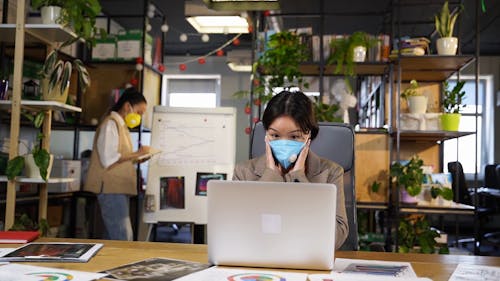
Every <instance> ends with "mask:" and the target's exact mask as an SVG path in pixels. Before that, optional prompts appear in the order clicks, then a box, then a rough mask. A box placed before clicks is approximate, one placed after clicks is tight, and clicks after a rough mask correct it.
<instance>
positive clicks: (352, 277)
mask: <svg viewBox="0 0 500 281" xmlns="http://www.w3.org/2000/svg"><path fill="white" fill-rule="evenodd" d="M308 278H309V281H333V280H335V281H359V280H363V281H400V280H404V281H432V280H431V279H429V278H418V277H392V276H377V275H369V274H344V273H338V272H332V273H330V274H311V275H309V276H308Z"/></svg>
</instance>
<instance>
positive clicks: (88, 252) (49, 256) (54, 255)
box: [0, 242, 103, 262]
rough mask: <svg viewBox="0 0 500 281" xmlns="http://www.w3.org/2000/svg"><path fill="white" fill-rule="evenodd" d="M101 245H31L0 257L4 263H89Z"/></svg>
mask: <svg viewBox="0 0 500 281" xmlns="http://www.w3.org/2000/svg"><path fill="white" fill-rule="evenodd" d="M102 246H103V244H100V243H62V242H61V243H55V242H45V243H36V242H35V243H29V244H26V245H24V246H22V247H19V248H15V249H12V251H9V252H6V253H4V254H3V255H2V256H0V262H2V261H36V262H49V261H50V262H87V261H89V260H90V258H92V257H93V256H94V255H95V254H96V253H97V252H98V251H99V250H100V249H101V248H102Z"/></svg>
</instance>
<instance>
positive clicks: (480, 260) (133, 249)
mask: <svg viewBox="0 0 500 281" xmlns="http://www.w3.org/2000/svg"><path fill="white" fill-rule="evenodd" d="M50 241H55V242H61V241H65V242H94V243H95V242H98V243H103V244H104V247H103V248H102V249H101V250H100V251H99V252H98V253H97V255H96V256H95V257H93V258H92V259H91V260H90V261H89V262H88V263H30V264H33V265H39V266H47V267H57V268H65V269H74V270H83V271H91V272H99V271H102V270H105V269H110V268H113V267H117V266H120V265H123V264H126V263H131V262H136V261H139V260H143V259H146V258H152V257H164V258H172V259H181V260H189V261H196V262H203V263H206V262H207V246H206V245H199V244H174V243H161V242H136V241H134V242H125V241H109V240H83V239H55V238H42V239H38V240H37V242H50ZM18 246H19V245H18V244H17V245H12V244H11V245H2V247H5V248H8V247H18ZM336 257H339V258H349V259H372V260H375V259H376V260H387V261H405V262H411V264H412V266H413V269H414V270H415V272H416V273H417V275H418V276H419V277H428V278H431V279H432V280H434V281H440V280H443V281H446V280H448V279H449V277H450V276H451V274H452V273H453V271H454V270H455V267H456V266H457V264H459V263H468V264H478V265H491V266H500V257H485V256H465V255H464V256H460V255H437V254H434V255H428V254H397V253H379V252H345V251H339V252H337V253H336ZM287 271H288V270H287ZM292 271H297V272H305V273H327V272H321V271H300V270H292Z"/></svg>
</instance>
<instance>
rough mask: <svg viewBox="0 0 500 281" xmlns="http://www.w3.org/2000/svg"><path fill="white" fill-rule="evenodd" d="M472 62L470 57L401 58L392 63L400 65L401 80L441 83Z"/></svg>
mask: <svg viewBox="0 0 500 281" xmlns="http://www.w3.org/2000/svg"><path fill="white" fill-rule="evenodd" d="M473 61H474V56H471V55H456V56H439V55H425V56H401V58H400V60H399V61H398V60H397V59H393V60H392V62H393V63H394V64H395V65H396V66H398V65H401V72H402V73H401V80H402V81H410V80H411V79H415V80H417V81H418V82H442V81H444V80H446V79H448V78H449V77H450V76H452V75H453V74H454V73H456V72H457V71H459V70H461V69H463V68H464V67H466V66H467V65H469V64H470V63H472V62H473Z"/></svg>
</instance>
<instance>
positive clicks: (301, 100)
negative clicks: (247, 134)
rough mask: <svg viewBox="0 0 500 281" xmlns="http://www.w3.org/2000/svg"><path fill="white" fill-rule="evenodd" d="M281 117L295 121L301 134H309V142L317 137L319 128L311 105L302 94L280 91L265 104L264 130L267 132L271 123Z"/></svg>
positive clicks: (308, 99)
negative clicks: (287, 117) (285, 116)
mask: <svg viewBox="0 0 500 281" xmlns="http://www.w3.org/2000/svg"><path fill="white" fill-rule="evenodd" d="M283 115H287V116H290V117H291V118H292V119H293V120H295V122H296V123H297V125H298V126H299V127H300V129H301V130H302V132H304V133H308V132H311V140H313V139H314V138H315V137H316V136H317V135H318V131H319V126H318V122H317V121H316V117H315V115H314V107H313V103H312V101H311V99H310V98H309V97H307V96H306V95H305V94H304V93H302V92H289V91H282V92H281V93H279V94H277V95H275V96H274V97H273V98H272V99H271V100H270V101H269V103H268V104H267V107H266V110H265V111H264V115H263V116H262V124H263V125H264V129H266V130H268V129H269V126H270V125H271V123H273V121H274V120H275V119H276V118H278V117H281V116H283Z"/></svg>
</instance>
